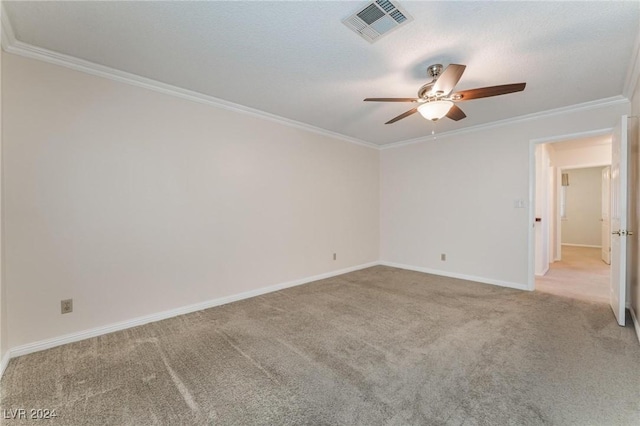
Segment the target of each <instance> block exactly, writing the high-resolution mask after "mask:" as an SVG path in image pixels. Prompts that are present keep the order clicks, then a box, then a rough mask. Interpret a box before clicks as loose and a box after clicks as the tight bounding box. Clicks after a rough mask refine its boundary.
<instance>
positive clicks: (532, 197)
mask: <svg viewBox="0 0 640 426" xmlns="http://www.w3.org/2000/svg"><path fill="white" fill-rule="evenodd" d="M612 132H613V127H609V128H605V129H598V130H589V131H584V132H577V133H570V134H565V135H558V136H551V137H546V138H537V139H530V140H529V206H528V207H529V214H528V220H527V251H528V259H527V264H528V265H527V276H528V282H527V290H529V291H533V290H535V286H536V277H535V250H536V247H535V242H536V241H535V228H534V226H535V217H536V216H535V214H536V206H535V201H536V146H537V145H541V144H545V143H556V142H566V141H569V140H573V139H581V138H588V137H594V136H604V135H610V134H611V133H612ZM597 166H600V164H594V165H593V166H590V165H585V166H581V167H597ZM563 168H566V167H563Z"/></svg>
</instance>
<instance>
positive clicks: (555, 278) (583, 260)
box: [536, 245, 611, 303]
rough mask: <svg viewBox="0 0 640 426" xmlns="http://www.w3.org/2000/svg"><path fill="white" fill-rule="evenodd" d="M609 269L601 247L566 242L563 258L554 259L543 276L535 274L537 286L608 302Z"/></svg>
mask: <svg viewBox="0 0 640 426" xmlns="http://www.w3.org/2000/svg"><path fill="white" fill-rule="evenodd" d="M610 271H611V268H610V266H609V265H607V264H606V263H604V262H603V261H602V259H601V253H600V249H599V248H592V247H575V246H566V245H563V246H562V260H561V261H559V262H554V263H552V264H551V266H550V267H549V271H548V272H547V273H546V274H545V275H544V276H543V277H536V290H538V291H542V292H545V293H551V294H555V295H558V296H566V297H571V298H574V299H580V300H586V301H592V302H601V303H609V283H610Z"/></svg>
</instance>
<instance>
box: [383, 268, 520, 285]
mask: <svg viewBox="0 0 640 426" xmlns="http://www.w3.org/2000/svg"><path fill="white" fill-rule="evenodd" d="M379 264H380V265H384V266H390V267H392V268H399V269H406V270H409V271H416V272H424V273H425V274H433V275H440V276H443V277H449V278H458V279H461V280H467V281H476V282H479V283H483V284H491V285H497V286H500V287H508V288H515V289H517V290H526V291H530V290H529V288H528V286H527V285H526V284H520V283H514V282H510V281H502V280H494V279H493V278H484V277H477V276H474V275H466V274H458V273H456V272H448V271H441V270H438V269H431V268H423V267H422V266H413V265H405V264H402V263H394V262H387V261H380V262H379Z"/></svg>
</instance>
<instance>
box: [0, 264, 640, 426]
mask: <svg viewBox="0 0 640 426" xmlns="http://www.w3.org/2000/svg"><path fill="white" fill-rule="evenodd" d="M1 387H2V409H3V410H5V411H4V412H5V414H6V412H7V410H10V409H12V410H13V409H17V408H26V409H27V410H28V409H31V408H42V409H55V410H56V413H57V415H58V417H57V418H56V419H55V420H48V421H43V420H41V421H38V422H33V423H34V424H48V425H49V424H50V425H53V424H64V425H79V424H83V425H84V424H86V425H98V424H109V425H147V424H165V425H183V424H184V425H192V424H195V425H204V424H216V425H218V424H221V425H254V424H260V425H299V424H300V425H334V424H335V425H338V424H339V425H462V424H464V425H476V424H478V425H502V424H512V425H539V424H556V425H571V424H574V425H624V424H629V425H630V424H639V423H640V345H639V344H638V341H637V339H636V336H635V334H634V330H633V328H632V327H631V326H629V327H625V328H622V327H618V326H617V325H616V323H615V321H614V318H613V314H612V313H611V310H610V308H609V307H608V306H607V305H606V304H599V303H589V302H581V301H576V300H572V299H567V298H562V297H558V296H553V295H549V294H544V293H537V292H536V293H530V292H522V291H517V290H510V289H505V288H500V287H494V286H490V285H484V284H478V283H473V282H468V281H462V280H456V279H450V278H443V277H438V276H433V275H427V274H422V273H417V272H410V271H404V270H400V269H394V268H389V267H383V266H377V267H373V268H369V269H365V270H362V271H358V272H353V273H350V274H346V275H342V276H340V277H336V278H331V279H327V280H323V281H318V282H315V283H311V284H307V285H303V286H300V287H295V288H291V289H287V290H283V291H279V292H276V293H271V294H268V295H265V296H261V297H256V298H253V299H249V300H244V301H240V302H236V303H233V304H229V305H225V306H221V307H217V308H212V309H207V310H204V311H200V312H196V313H193V314H189V315H184V316H180V317H176V318H173V319H169V320H165V321H161V322H157V323H153V324H148V325H145V326H141V327H137V328H134V329H129V330H125V331H121V332H117V333H112V334H109V335H105V336H101V337H97V338H92V339H89V340H85V341H82V342H78V343H73V344H69V345H65V346H62V347H57V348H53V349H50V350H47V351H43V352H39V353H35V354H31V355H27V356H23V357H20V358H17V359H14V360H12V361H11V363H10V364H9V366H8V368H7V371H6V373H5V375H4V377H3V379H2V383H1ZM25 423H27V422H25V421H18V420H6V419H5V420H3V424H6V425H14V424H16V425H17V424H25Z"/></svg>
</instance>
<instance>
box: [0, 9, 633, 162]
mask: <svg viewBox="0 0 640 426" xmlns="http://www.w3.org/2000/svg"><path fill="white" fill-rule="evenodd" d="M1 9H2V11H1V13H0V20H1V26H2V40H1V41H2V43H1V44H2V49H3V50H4V51H6V52H8V53H12V54H16V55H20V56H23V57H26V58H30V59H36V60H41V61H44V62H48V63H51V64H54V65H59V66H62V67H65V68H70V69H73V70H76V71H80V72H84V73H87V74H91V75H95V76H98V77H103V78H107V79H110V80H114V81H118V82H121V83H125V84H130V85H133V86H137V87H142V88H145V89H148V90H153V91H155V92H159V93H163V94H165V95H169V96H174V97H177V98H181V99H186V100H189V101H192V102H198V103H202V104H205V105H210V106H213V107H216V108H222V109H225V110H228V111H234V112H238V113H242V114H246V115H251V116H253V117H258V118H262V119H265V120H268V121H271V122H274V123H278V124H282V125H285V126H287V127H292V128H295V129H300V130H306V131H308V132H311V133H315V134H319V135H322V136H327V137H330V138H333V139H338V140H342V141H345V142H349V143H352V144H355V145H360V146H364V147H367V148H372V149H375V150H385V149H391V148H399V147H402V146H405V145H412V144H416V143H422V142H427V141H431V140H433V139H434V136H433V135H428V136H420V137H418V138H414V139H407V140H403V141H398V142H391V143H387V144H375V143H372V142H368V141H365V140H362V139H358V138H354V137H351V136H347V135H343V134H341V133H338V132H334V131H331V130H327V129H323V128H320V127H316V126H313V125H311V124H307V123H303V122H301V121H296V120H291V119H289V118H286V117H282V116H279V115H276V114H271V113H269V112H266V111H262V110H259V109H256V108H251V107H248V106H244V105H240V104H236V103H234V102H230V101H226V100H224V99H220V98H216V97H213V96H210V95H205V94H204V93H200V92H196V91H193V90H188V89H183V88H181V87H177V86H173V85H171V84H167V83H162V82H160V81H157V80H153V79H150V78H146V77H142V76H139V75H137V74H133V73H128V72H125V71H120V70H117V69H115V68H111V67H107V66H104V65H100V64H96V63H94V62H90V61H86V60H84V59H80V58H76V57H74V56H70V55H65V54H63V53H58V52H54V51H52V50H49V49H44V48H41V47H37V46H34V45H31V44H28V43H24V42H22V41H19V40H17V39H16V37H15V33H14V31H13V27H12V25H11V21H10V19H9V17H8V16H7V13H6V11H5V7H4V4H2V6H1ZM634 46H635V47H634V49H635V51H634V52H633V59H632V60H631V61H630V64H629V69H628V71H627V76H626V80H625V86H624V91H623V95H618V96H613V97H610V98H604V99H599V100H595V101H589V102H584V103H581V104H576V105H570V106H566V107H561V108H555V109H550V110H546V111H539V112H535V113H532V114H527V115H521V116H517V117H512V118H507V119H504V120H498V121H493V122H490V123H485V124H479V125H476V126H469V127H464V128H461V129H455V130H451V131H448V132H443V133H440V134H437V135H435V138H436V139H442V138H447V137H451V136H457V135H462V134H466V133H472V132H476V131H480V130H487V129H492V128H496V127H502V126H507V125H510V124H514V123H521V122H526V121H531V120H536V119H538V118H544V117H552V116H556V115H561V114H566V113H569V112H577V111H585V110H590V109H595V108H601V107H606V106H612V105H618V104H622V103H625V102H629V99H630V98H631V96H632V95H633V91H634V90H635V86H636V83H637V82H638V78H639V77H640V34H639V35H638V37H637V38H636V42H635V45H634Z"/></svg>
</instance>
